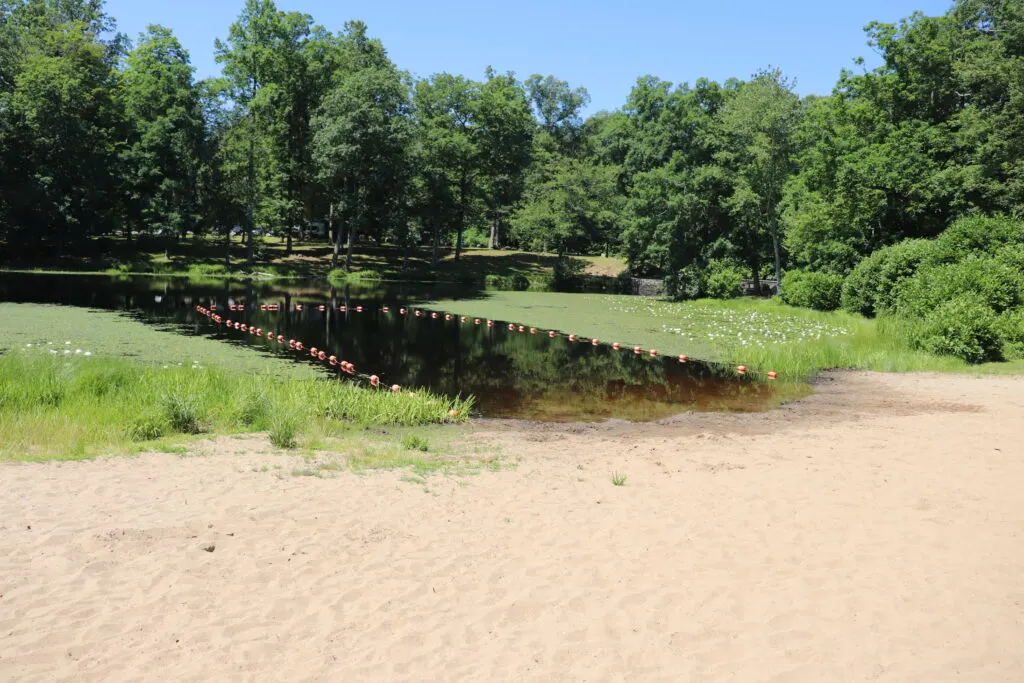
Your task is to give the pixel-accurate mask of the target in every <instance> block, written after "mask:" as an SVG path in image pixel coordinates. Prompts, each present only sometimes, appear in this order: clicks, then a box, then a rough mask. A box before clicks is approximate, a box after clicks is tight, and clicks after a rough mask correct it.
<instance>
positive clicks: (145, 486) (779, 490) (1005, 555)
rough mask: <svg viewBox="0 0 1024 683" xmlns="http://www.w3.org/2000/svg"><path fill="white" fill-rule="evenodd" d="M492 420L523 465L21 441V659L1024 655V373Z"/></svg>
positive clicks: (6, 540) (544, 677)
mask: <svg viewBox="0 0 1024 683" xmlns="http://www.w3.org/2000/svg"><path fill="white" fill-rule="evenodd" d="M473 438H475V439H478V440H479V441H480V442H481V443H487V444H491V445H493V446H494V447H500V448H502V449H503V451H504V452H505V453H506V455H507V456H508V458H509V460H510V461H511V462H517V466H516V467H515V468H514V469H507V470H504V471H500V472H484V473H482V474H479V475H475V476H468V477H444V476H436V477H433V478H431V479H429V481H428V484H427V486H426V489H427V490H426V492H425V491H424V487H423V486H422V485H417V484H414V483H409V482H408V481H403V476H406V477H407V475H406V474H403V473H400V472H383V473H374V474H369V475H359V476H357V475H354V474H351V473H341V474H339V475H338V476H335V477H331V478H324V479H316V478H309V477H292V476H287V475H286V476H283V477H282V476H278V474H280V473H279V472H278V473H277V474H275V471H274V470H272V469H271V470H269V471H267V472H261V471H258V470H259V468H260V467H262V465H264V464H267V463H274V462H280V461H281V458H282V457H285V456H276V455H268V454H259V453H257V452H256V451H257V450H258V449H257V448H255V446H254V443H252V442H247V441H244V440H243V441H238V440H222V441H218V442H216V443H213V444H210V448H211V449H213V450H215V451H218V452H217V454H215V455H209V456H206V457H187V458H182V457H177V456H173V455H156V454H154V455H145V456H141V457H134V458H105V459H101V460H97V461H93V462H77V463H63V464H60V463H48V464H7V465H3V466H0V477H2V482H3V492H4V493H3V496H2V500H0V680H2V681H54V680H60V681H64V680H67V681H137V680H176V681H208V680H216V681H224V680H227V681H230V680H258V681H270V680H273V681H359V680H422V681H428V680H430V681H433V680H473V681H504V680H529V681H568V680H587V681H601V680H664V681H814V682H818V681H865V680H870V681H927V682H929V683H934V682H936V681H954V680H955V681H972V682H986V681H1021V680H1024V503H1022V501H1024V493H1022V491H1024V379H1022V378H1005V379H995V378H973V377H959V376H949V375H942V376H937V375H936V376H933V375H879V374H869V373H842V374H836V375H832V376H830V377H829V378H827V379H825V380H824V381H823V382H822V383H821V384H820V385H819V387H818V390H817V393H816V394H815V395H813V396H811V397H809V398H807V399H805V400H803V401H800V402H798V403H795V404H792V405H789V406H786V407H784V408H782V409H780V410H777V411H773V412H771V413H767V414H760V415H684V416H680V417H677V418H673V419H672V420H669V421H666V422H665V423H662V424H657V425H629V424H621V423H605V424H602V425H596V426H581V425H577V426H568V427H567V426H564V425H563V426H538V425H531V424H524V423H498V422H486V421H485V422H482V423H481V424H480V425H478V431H477V432H476V434H475V435H474V436H473ZM254 469H256V470H257V471H253V470H254ZM614 471H618V472H621V473H623V474H625V475H627V476H628V480H627V482H626V484H625V486H621V487H616V486H613V485H612V483H611V474H612V472H614Z"/></svg>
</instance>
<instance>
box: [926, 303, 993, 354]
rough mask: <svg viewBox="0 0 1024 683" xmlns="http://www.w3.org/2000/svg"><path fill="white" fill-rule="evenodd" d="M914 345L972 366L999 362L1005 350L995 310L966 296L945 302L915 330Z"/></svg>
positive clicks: (929, 314)
mask: <svg viewBox="0 0 1024 683" xmlns="http://www.w3.org/2000/svg"><path fill="white" fill-rule="evenodd" d="M911 340H912V342H913V344H914V345H915V346H917V347H919V348H922V349H924V350H925V351H928V352H929V353H935V354H939V355H948V356H955V357H957V358H960V359H963V360H964V361H966V362H968V363H983V362H985V361H991V360H999V359H1000V353H1001V347H1000V340H999V334H998V333H997V331H996V316H995V314H994V313H993V312H992V309H991V308H989V307H988V306H986V305H985V304H983V303H980V302H978V301H976V300H975V299H974V298H973V297H971V296H967V295H963V296H957V297H955V298H953V299H950V300H948V301H943V302H942V303H940V304H939V305H938V306H937V307H936V308H935V309H933V310H932V311H931V312H930V313H928V314H927V316H926V317H925V318H924V319H923V321H922V322H921V323H920V324H919V325H918V326H917V327H916V328H915V329H914V331H913V334H912V336H911Z"/></svg>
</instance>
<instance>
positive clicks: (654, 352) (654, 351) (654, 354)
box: [651, 349, 658, 358]
mask: <svg viewBox="0 0 1024 683" xmlns="http://www.w3.org/2000/svg"><path fill="white" fill-rule="evenodd" d="M657 356H658V349H651V358H657Z"/></svg>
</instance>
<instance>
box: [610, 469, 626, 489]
mask: <svg viewBox="0 0 1024 683" xmlns="http://www.w3.org/2000/svg"><path fill="white" fill-rule="evenodd" d="M626 479H627V477H626V475H625V474H619V473H618V472H614V473H613V474H612V485H613V486H625V485H626Z"/></svg>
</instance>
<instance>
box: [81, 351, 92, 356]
mask: <svg viewBox="0 0 1024 683" xmlns="http://www.w3.org/2000/svg"><path fill="white" fill-rule="evenodd" d="M82 355H83V356H91V355H92V351H86V352H85V353H83V354H82Z"/></svg>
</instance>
